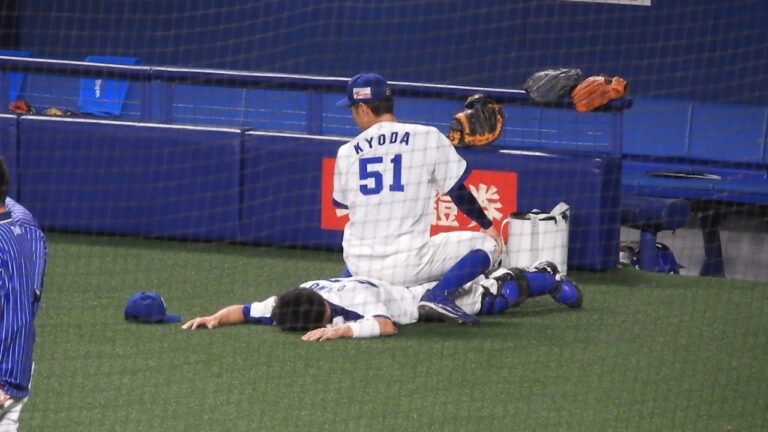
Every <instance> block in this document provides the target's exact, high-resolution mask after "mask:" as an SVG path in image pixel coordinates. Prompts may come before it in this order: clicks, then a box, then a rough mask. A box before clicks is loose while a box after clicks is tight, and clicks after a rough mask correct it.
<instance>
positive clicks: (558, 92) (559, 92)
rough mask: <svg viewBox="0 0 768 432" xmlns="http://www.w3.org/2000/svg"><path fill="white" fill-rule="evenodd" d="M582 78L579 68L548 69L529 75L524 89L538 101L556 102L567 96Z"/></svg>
mask: <svg viewBox="0 0 768 432" xmlns="http://www.w3.org/2000/svg"><path fill="white" fill-rule="evenodd" d="M581 80H582V77H581V70H579V69H565V68H561V69H546V70H543V71H539V72H536V73H534V74H533V75H531V76H529V77H528V79H527V80H525V84H523V90H525V92H526V93H528V96H530V97H531V99H533V100H534V101H536V102H539V103H554V102H558V101H559V100H560V99H562V98H564V97H566V96H567V95H568V94H569V93H570V92H571V90H572V89H573V88H574V87H576V85H577V84H579V83H580V82H581Z"/></svg>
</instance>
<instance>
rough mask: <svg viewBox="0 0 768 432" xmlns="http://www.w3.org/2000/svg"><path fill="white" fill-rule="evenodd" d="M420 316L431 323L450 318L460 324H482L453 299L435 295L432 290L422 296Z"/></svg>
mask: <svg viewBox="0 0 768 432" xmlns="http://www.w3.org/2000/svg"><path fill="white" fill-rule="evenodd" d="M419 316H420V317H422V318H425V319H427V320H430V321H433V320H437V319H439V318H442V319H446V318H448V319H450V320H452V321H454V322H456V323H458V324H479V323H480V320H479V319H478V318H477V317H476V316H474V315H472V314H468V313H467V312H465V311H464V309H462V308H460V307H459V306H458V305H457V304H456V302H454V301H453V300H452V299H451V298H449V297H447V296H445V295H439V294H436V293H433V292H432V291H431V290H428V291H427V292H426V293H424V295H423V296H421V300H420V301H419Z"/></svg>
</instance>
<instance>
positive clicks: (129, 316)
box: [124, 291, 181, 324]
mask: <svg viewBox="0 0 768 432" xmlns="http://www.w3.org/2000/svg"><path fill="white" fill-rule="evenodd" d="M124 315H125V320H126V321H133V322H139V323H146V324H158V323H177V322H180V321H181V316H179V315H174V314H169V313H168V312H167V311H166V310H165V300H163V297H162V296H160V294H157V293H153V292H144V291H140V292H137V293H134V294H133V295H132V296H131V297H130V298H129V299H128V303H126V304H125V312H124Z"/></svg>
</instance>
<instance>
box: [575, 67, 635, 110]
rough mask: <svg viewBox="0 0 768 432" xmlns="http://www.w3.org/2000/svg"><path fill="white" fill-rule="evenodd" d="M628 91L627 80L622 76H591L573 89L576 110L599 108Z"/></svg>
mask: <svg viewBox="0 0 768 432" xmlns="http://www.w3.org/2000/svg"><path fill="white" fill-rule="evenodd" d="M626 91H627V82H626V81H625V80H624V79H623V78H621V77H613V78H611V77H607V76H605V75H597V76H591V77H589V78H587V79H585V80H584V81H582V82H581V84H579V85H577V86H576V87H575V88H574V89H573V90H571V99H572V100H573V106H574V108H576V111H580V112H586V111H592V110H593V109H595V108H599V107H601V106H603V105H605V104H606V103H608V102H609V101H611V100H613V99H618V98H620V97H622V96H624V94H625V93H626Z"/></svg>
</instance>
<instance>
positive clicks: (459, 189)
mask: <svg viewBox="0 0 768 432" xmlns="http://www.w3.org/2000/svg"><path fill="white" fill-rule="evenodd" d="M448 196H450V197H451V200H453V203H454V204H456V207H458V208H459V210H461V212H462V213H464V214H465V215H467V217H469V218H470V219H472V220H473V221H474V222H475V223H476V224H478V225H480V227H482V228H483V229H488V228H490V227H491V226H493V222H492V221H491V220H490V219H489V218H488V215H486V214H485V211H484V210H483V207H482V206H480V203H479V202H477V198H475V196H474V195H473V194H472V192H471V191H470V190H469V189H467V187H466V186H464V184H463V183H459V184H457V185H456V186H455V187H454V188H453V189H451V190H450V191H449V192H448Z"/></svg>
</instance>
